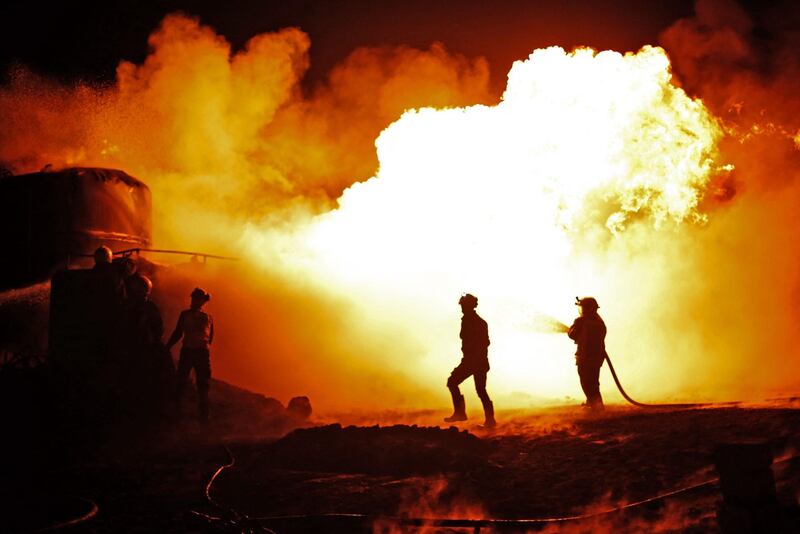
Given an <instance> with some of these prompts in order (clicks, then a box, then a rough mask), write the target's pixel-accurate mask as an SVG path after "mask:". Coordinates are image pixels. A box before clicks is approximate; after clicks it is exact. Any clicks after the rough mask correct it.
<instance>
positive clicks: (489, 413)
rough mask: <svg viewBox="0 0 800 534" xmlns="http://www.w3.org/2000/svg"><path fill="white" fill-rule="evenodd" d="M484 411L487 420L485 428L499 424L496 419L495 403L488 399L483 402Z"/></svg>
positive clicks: (484, 424)
mask: <svg viewBox="0 0 800 534" xmlns="http://www.w3.org/2000/svg"><path fill="white" fill-rule="evenodd" d="M483 413H484V415H485V417H486V420H485V421H484V422H483V428H494V427H496V426H497V421H495V420H494V403H493V402H492V401H486V402H484V403H483Z"/></svg>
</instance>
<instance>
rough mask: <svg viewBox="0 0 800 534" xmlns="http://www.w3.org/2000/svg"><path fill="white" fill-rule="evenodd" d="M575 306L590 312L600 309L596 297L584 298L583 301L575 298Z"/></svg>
mask: <svg viewBox="0 0 800 534" xmlns="http://www.w3.org/2000/svg"><path fill="white" fill-rule="evenodd" d="M575 305H576V306H580V307H581V308H584V309H589V310H596V309H598V308H599V307H600V305H599V304H598V303H597V301H596V300H595V298H594V297H584V298H582V299H581V298H578V297H575Z"/></svg>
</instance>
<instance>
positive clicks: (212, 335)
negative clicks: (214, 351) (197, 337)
mask: <svg viewBox="0 0 800 534" xmlns="http://www.w3.org/2000/svg"><path fill="white" fill-rule="evenodd" d="M208 322H209V323H211V328H210V330H209V332H208V344H209V345H211V344H212V343H213V342H214V319H213V318H212V317H211V316H210V315H209V316H208Z"/></svg>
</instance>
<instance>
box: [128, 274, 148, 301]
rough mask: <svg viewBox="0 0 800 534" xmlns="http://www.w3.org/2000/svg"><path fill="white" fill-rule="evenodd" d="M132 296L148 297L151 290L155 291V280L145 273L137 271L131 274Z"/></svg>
mask: <svg viewBox="0 0 800 534" xmlns="http://www.w3.org/2000/svg"><path fill="white" fill-rule="evenodd" d="M129 287H130V288H131V292H133V295H132V296H135V297H148V296H150V292H151V291H153V282H151V281H150V279H149V278H147V277H146V276H145V275H143V274H141V273H136V274H134V275H132V276H131V280H130V285H129Z"/></svg>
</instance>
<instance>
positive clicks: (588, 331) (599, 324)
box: [567, 297, 606, 410]
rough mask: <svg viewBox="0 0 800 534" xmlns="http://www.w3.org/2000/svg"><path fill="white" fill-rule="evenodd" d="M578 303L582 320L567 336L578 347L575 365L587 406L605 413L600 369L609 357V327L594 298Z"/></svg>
mask: <svg viewBox="0 0 800 534" xmlns="http://www.w3.org/2000/svg"><path fill="white" fill-rule="evenodd" d="M575 300H576V302H575V304H576V305H577V306H579V308H580V317H578V318H577V319H575V322H573V323H572V326H571V327H570V328H569V332H568V333H567V335H569V337H570V338H571V339H572V340H574V341H575V344H576V345H577V346H578V349H577V351H576V352H575V365H577V366H578V376H579V377H580V379H581V388H582V389H583V393H584V394H585V395H586V406H587V407H588V408H591V409H593V410H602V409H603V397H602V396H601V395H600V368H601V367H602V366H603V361H604V360H605V358H606V342H605V339H606V325H605V323H604V322H603V319H602V318H601V317H600V315H598V313H597V309H598V308H599V307H600V306H599V305H598V304H597V301H596V300H595V299H594V298H592V297H586V298H583V299H578V298H576V299H575Z"/></svg>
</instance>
